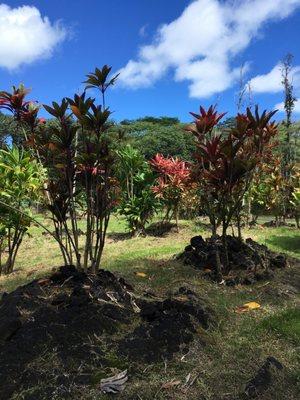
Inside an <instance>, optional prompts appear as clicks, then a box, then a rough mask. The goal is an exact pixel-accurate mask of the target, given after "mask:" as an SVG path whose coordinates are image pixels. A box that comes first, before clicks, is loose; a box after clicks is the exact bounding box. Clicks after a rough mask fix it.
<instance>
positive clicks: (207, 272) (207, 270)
mask: <svg viewBox="0 0 300 400" xmlns="http://www.w3.org/2000/svg"><path fill="white" fill-rule="evenodd" d="M211 271H212V270H211V269H210V268H205V269H204V272H205V273H206V274H210V273H211Z"/></svg>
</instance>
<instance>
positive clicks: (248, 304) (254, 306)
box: [244, 301, 260, 310]
mask: <svg viewBox="0 0 300 400" xmlns="http://www.w3.org/2000/svg"><path fill="white" fill-rule="evenodd" d="M244 307H247V308H249V309H250V310H255V309H256V308H260V304H259V303H256V302H255V301H251V302H250V303H245V304H244Z"/></svg>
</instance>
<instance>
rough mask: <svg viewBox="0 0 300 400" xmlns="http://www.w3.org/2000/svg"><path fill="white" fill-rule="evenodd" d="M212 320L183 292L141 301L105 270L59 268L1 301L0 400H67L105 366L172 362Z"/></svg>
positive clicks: (90, 382)
mask: <svg viewBox="0 0 300 400" xmlns="http://www.w3.org/2000/svg"><path fill="white" fill-rule="evenodd" d="M212 319H213V317H212V316H211V314H210V311H209V309H208V308H207V307H206V306H205V305H204V303H203V302H202V301H201V300H200V299H198V297H197V296H196V295H195V294H194V293H193V292H191V291H188V290H186V289H181V291H180V292H178V293H176V294H175V295H174V296H172V297H170V298H168V299H164V300H158V299H157V298H155V299H154V300H148V299H146V298H138V297H137V296H135V295H134V293H133V288H132V287H131V286H130V285H129V284H128V283H126V282H125V281H124V280H123V279H122V278H118V277H116V276H115V275H113V274H112V273H110V272H107V271H100V272H99V273H98V275H90V274H85V273H82V272H78V271H76V269H75V268H74V267H71V266H70V267H62V268H60V269H59V270H58V272H56V273H55V274H53V275H52V276H50V277H49V278H46V279H40V280H36V281H33V282H31V283H30V284H28V285H25V286H22V287H19V288H18V289H17V290H15V291H14V292H12V293H10V294H5V295H4V296H3V298H2V300H1V301H0V382H1V385H0V398H1V399H2V398H3V399H4V398H5V399H7V400H9V399H12V398H14V395H16V394H18V395H19V394H20V393H22V396H23V397H22V398H23V399H25V400H29V399H34V400H39V399H56V398H57V399H69V398H70V399H74V398H76V393H77V391H78V390H82V388H84V387H85V386H89V385H92V384H94V383H95V376H96V377H97V376H98V375H99V371H100V375H101V371H102V372H103V371H104V372H105V368H118V366H119V367H120V368H121V364H122V367H123V365H124V364H125V363H126V362H127V360H128V359H129V360H131V361H140V360H141V361H145V362H152V361H153V360H161V359H162V358H168V359H171V358H172V357H173V355H174V354H175V353H176V352H178V351H179V350H180V349H181V348H182V346H187V345H188V343H190V342H191V341H192V340H193V337H194V335H195V333H196V332H197V328H198V327H201V328H202V329H206V328H207V327H208V326H209V324H210V321H212ZM134 344H135V345H134ZM131 368H133V364H132V362H131ZM80 388H81V389H80ZM74 396H75V397H74Z"/></svg>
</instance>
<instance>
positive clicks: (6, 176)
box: [0, 147, 45, 275]
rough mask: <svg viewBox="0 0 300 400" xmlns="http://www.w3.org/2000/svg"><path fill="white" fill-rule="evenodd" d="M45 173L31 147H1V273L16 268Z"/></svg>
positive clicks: (9, 271) (6, 272)
mask: <svg viewBox="0 0 300 400" xmlns="http://www.w3.org/2000/svg"><path fill="white" fill-rule="evenodd" d="M44 177H45V174H44V171H43V169H42V168H41V166H40V164H39V163H37V162H36V161H35V160H34V159H32V154H31V153H30V152H29V151H25V150H19V149H18V148H17V147H12V148H10V149H7V150H3V149H2V150H0V275H1V273H4V274H8V273H11V272H12V271H13V268H14V264H15V260H16V256H17V253H18V250H19V247H20V245H21V243H22V240H23V237H24V235H25V233H26V232H27V230H28V228H29V226H30V224H31V222H32V218H31V211H30V207H31V206H32V204H33V203H34V202H36V201H38V200H39V199H40V196H41V189H42V184H43V182H44ZM6 255H7V256H6ZM5 256H6V257H5ZM4 257H5V259H4Z"/></svg>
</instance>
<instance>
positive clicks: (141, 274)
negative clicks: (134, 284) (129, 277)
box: [135, 272, 147, 278]
mask: <svg viewBox="0 0 300 400" xmlns="http://www.w3.org/2000/svg"><path fill="white" fill-rule="evenodd" d="M135 275H136V276H139V277H140V278H146V277H147V274H145V272H135Z"/></svg>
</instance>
